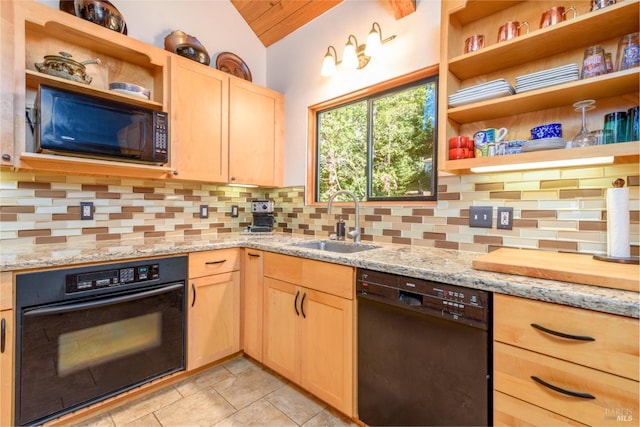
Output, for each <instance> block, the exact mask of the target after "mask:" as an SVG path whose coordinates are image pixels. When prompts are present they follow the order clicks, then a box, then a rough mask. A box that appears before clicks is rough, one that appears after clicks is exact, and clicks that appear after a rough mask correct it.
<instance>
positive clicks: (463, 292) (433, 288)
mask: <svg viewBox="0 0 640 427" xmlns="http://www.w3.org/2000/svg"><path fill="white" fill-rule="evenodd" d="M356 294H357V296H358V297H361V298H367V299H372V300H376V301H379V302H382V303H386V304H391V305H395V306H398V307H403V308H407V309H410V310H414V311H418V312H422V313H424V314H428V315H431V316H438V317H442V318H446V319H449V320H454V321H459V322H462V323H466V324H469V325H470V326H480V327H483V328H486V327H487V325H488V323H489V319H488V303H489V298H490V294H489V293H488V292H485V291H481V290H477V289H470V288H464V287H461V286H454V285H449V284H445V283H439V282H433V281H430V280H424V279H414V278H411V277H405V276H398V275H395V274H390V273H382V272H379V271H373V270H366V269H358V272H357V281H356Z"/></svg>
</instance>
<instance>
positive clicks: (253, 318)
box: [241, 249, 264, 362]
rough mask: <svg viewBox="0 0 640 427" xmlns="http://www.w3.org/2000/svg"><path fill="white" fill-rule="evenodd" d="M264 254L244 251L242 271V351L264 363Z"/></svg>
mask: <svg viewBox="0 0 640 427" xmlns="http://www.w3.org/2000/svg"><path fill="white" fill-rule="evenodd" d="M263 260H264V253H263V252H262V251H257V250H255V249H244V253H243V258H242V269H243V270H242V271H243V273H244V276H243V277H244V278H243V281H242V282H243V283H242V285H243V288H242V316H241V317H242V349H243V350H244V352H245V354H246V355H248V356H251V357H253V358H254V359H256V360H257V361H258V362H262V305H263V304H262V298H263V295H264V287H263V280H264V279H263Z"/></svg>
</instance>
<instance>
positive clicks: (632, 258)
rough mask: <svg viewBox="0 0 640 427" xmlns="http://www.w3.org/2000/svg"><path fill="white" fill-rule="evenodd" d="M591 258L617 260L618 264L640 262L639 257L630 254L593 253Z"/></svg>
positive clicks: (608, 260)
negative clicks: (608, 254) (619, 255)
mask: <svg viewBox="0 0 640 427" xmlns="http://www.w3.org/2000/svg"><path fill="white" fill-rule="evenodd" d="M593 259H596V260H598V261H607V262H617V263H619V264H636V265H638V264H640V257H637V256H630V257H624V258H622V257H614V256H607V255H594V256H593Z"/></svg>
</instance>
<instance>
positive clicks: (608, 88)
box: [448, 68, 640, 124]
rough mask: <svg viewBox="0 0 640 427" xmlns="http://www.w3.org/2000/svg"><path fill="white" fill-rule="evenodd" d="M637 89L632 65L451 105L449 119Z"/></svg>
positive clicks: (639, 77) (638, 72) (639, 75)
mask: <svg viewBox="0 0 640 427" xmlns="http://www.w3.org/2000/svg"><path fill="white" fill-rule="evenodd" d="M638 90H640V68H632V69H630V70H624V71H619V72H615V73H611V74H605V75H603V76H597V77H592V78H589V79H584V80H576V81H573V82H569V83H563V84H559V85H555V86H549V87H545V88H542V89H536V90H532V91H527V92H522V93H516V94H514V95H510V96H504V97H502V98H494V99H491V100H487V101H482V102H474V103H471V104H466V105H462V106H460V107H455V108H450V109H449V110H448V115H449V119H450V120H453V121H455V122H457V123H460V124H462V123H472V122H476V121H479V120H490V119H496V118H500V117H507V116H513V115H516V114H521V113H526V112H531V111H539V110H544V109H547V108H554V107H563V106H567V105H571V104H573V103H574V102H576V101H579V100H581V99H595V100H598V99H601V98H609V97H613V96H620V95H624V94H627V93H633V92H637V91H638Z"/></svg>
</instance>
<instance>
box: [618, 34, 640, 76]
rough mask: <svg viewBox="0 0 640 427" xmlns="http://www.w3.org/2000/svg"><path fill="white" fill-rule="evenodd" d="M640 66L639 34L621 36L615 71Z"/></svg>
mask: <svg viewBox="0 0 640 427" xmlns="http://www.w3.org/2000/svg"><path fill="white" fill-rule="evenodd" d="M638 66H640V33H631V34H627V35H625V36H623V37H622V38H621V39H620V41H619V42H618V55H617V56H616V71H622V70H628V69H629V68H634V67H638Z"/></svg>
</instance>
